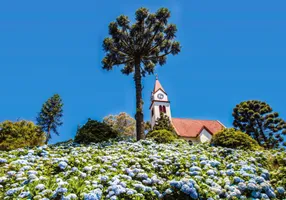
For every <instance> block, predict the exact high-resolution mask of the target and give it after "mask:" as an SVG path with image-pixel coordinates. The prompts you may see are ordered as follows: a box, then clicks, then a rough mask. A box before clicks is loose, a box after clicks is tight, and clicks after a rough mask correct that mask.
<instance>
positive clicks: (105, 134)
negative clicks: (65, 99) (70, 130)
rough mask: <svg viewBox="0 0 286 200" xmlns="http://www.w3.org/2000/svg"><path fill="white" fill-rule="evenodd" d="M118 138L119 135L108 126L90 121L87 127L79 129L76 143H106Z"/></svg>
mask: <svg viewBox="0 0 286 200" xmlns="http://www.w3.org/2000/svg"><path fill="white" fill-rule="evenodd" d="M117 136H118V133H117V132H116V131H115V130H114V129H112V128H111V127H110V126H109V125H108V124H106V123H102V122H99V121H96V120H91V119H88V121H87V122H86V124H85V125H83V126H82V127H79V128H78V130H77V133H76V136H75V139H74V141H75V142H76V143H82V144H89V143H91V142H94V143H97V142H102V141H106V140H108V139H111V138H116V137H117Z"/></svg>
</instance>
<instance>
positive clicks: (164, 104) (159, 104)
mask: <svg viewBox="0 0 286 200" xmlns="http://www.w3.org/2000/svg"><path fill="white" fill-rule="evenodd" d="M150 113H151V128H152V129H153V127H154V125H155V122H156V120H157V118H159V117H160V113H164V114H165V115H167V116H168V117H169V118H170V120H171V108H170V101H169V100H168V95H167V93H166V92H165V90H164V89H163V87H162V85H161V84H160V82H159V80H158V76H156V81H155V86H154V90H153V92H152V93H151V105H150Z"/></svg>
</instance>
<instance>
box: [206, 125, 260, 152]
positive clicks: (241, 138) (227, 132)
mask: <svg viewBox="0 0 286 200" xmlns="http://www.w3.org/2000/svg"><path fill="white" fill-rule="evenodd" d="M211 144H212V145H215V146H222V147H228V148H235V149H249V150H256V149H259V148H260V146H259V145H258V143H257V141H255V140H254V139H252V138H251V137H250V136H249V135H247V134H246V133H243V132H241V131H236V130H235V129H234V128H226V129H223V130H221V131H220V132H218V133H217V134H215V135H214V136H213V137H212V139H211Z"/></svg>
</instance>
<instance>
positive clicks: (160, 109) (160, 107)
mask: <svg viewBox="0 0 286 200" xmlns="http://www.w3.org/2000/svg"><path fill="white" fill-rule="evenodd" d="M159 111H160V113H161V112H163V107H162V106H161V105H160V106H159Z"/></svg>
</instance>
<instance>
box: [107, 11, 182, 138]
mask: <svg viewBox="0 0 286 200" xmlns="http://www.w3.org/2000/svg"><path fill="white" fill-rule="evenodd" d="M135 16H136V17H135V19H136V21H135V23H134V24H130V20H129V19H128V17H127V16H124V15H121V16H119V17H118V18H117V19H116V22H111V23H110V24H109V34H110V36H111V37H108V38H105V39H104V41H103V49H104V51H105V52H106V55H105V57H104V58H103V60H102V65H103V69H106V70H112V69H113V67H114V66H116V65H117V66H119V65H124V67H123V69H122V70H121V71H122V73H123V74H126V75H129V74H134V76H133V78H134V82H135V89H136V115H135V119H136V135H137V140H140V139H143V138H144V121H143V100H142V90H143V88H142V81H141V79H142V77H144V76H145V75H146V73H147V74H153V73H154V68H155V66H156V64H159V65H164V64H165V63H166V60H167V55H168V54H172V55H176V54H178V53H179V52H180V44H179V42H177V41H174V39H175V34H176V32H177V27H176V25H174V24H168V19H169V18H170V16H171V13H170V11H169V10H168V9H167V8H161V9H159V10H158V11H157V12H156V13H154V14H152V13H149V10H148V9H146V8H140V9H138V10H137V11H136V13H135Z"/></svg>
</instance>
